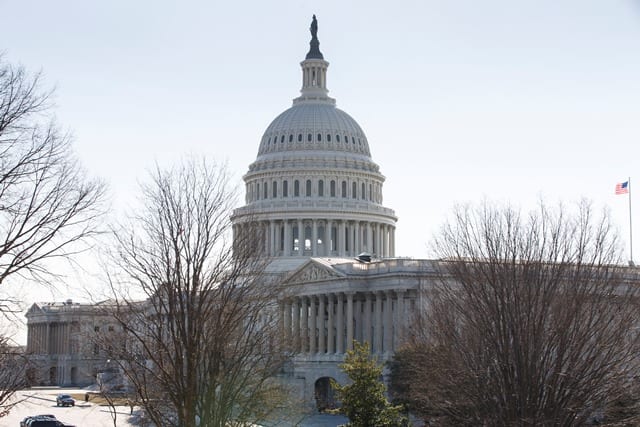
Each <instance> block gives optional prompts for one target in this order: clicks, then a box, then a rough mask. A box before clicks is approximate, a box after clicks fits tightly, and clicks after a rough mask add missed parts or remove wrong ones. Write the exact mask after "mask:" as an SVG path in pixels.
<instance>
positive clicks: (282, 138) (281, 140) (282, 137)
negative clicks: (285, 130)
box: [280, 135, 284, 144]
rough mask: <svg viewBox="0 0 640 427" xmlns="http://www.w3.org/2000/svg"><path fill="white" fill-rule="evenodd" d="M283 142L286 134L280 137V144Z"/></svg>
mask: <svg viewBox="0 0 640 427" xmlns="http://www.w3.org/2000/svg"><path fill="white" fill-rule="evenodd" d="M283 142H284V135H282V136H281V137H280V144H282V143H283Z"/></svg>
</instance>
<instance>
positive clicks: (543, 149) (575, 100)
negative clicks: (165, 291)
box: [0, 0, 640, 300]
mask: <svg viewBox="0 0 640 427" xmlns="http://www.w3.org/2000/svg"><path fill="white" fill-rule="evenodd" d="M313 13H315V14H316V15H317V18H318V24H319V31H318V37H319V39H320V49H321V51H322V52H323V54H324V56H325V59H326V60H328V61H329V62H330V63H331V65H330V67H329V74H328V87H329V90H330V95H331V96H332V97H334V98H336V100H337V106H338V107H339V108H341V109H343V110H345V111H346V112H348V113H349V114H350V115H351V116H353V117H354V118H355V119H356V120H357V121H358V122H359V123H360V125H361V126H362V128H363V130H364V131H365V133H366V135H367V138H368V140H369V145H370V147H371V152H372V156H373V159H374V161H375V162H377V163H378V164H379V165H380V167H381V171H382V173H383V174H384V175H385V176H386V177H387V181H386V183H385V186H384V197H385V200H384V204H385V206H388V207H390V208H393V209H395V211H396V214H397V215H398V217H399V222H398V224H397V245H396V253H397V254H398V255H401V256H413V257H426V256H428V254H429V252H428V244H429V241H430V238H431V236H432V234H433V233H434V232H436V231H437V230H438V228H439V226H440V225H441V224H442V222H443V221H444V220H445V218H446V216H447V214H448V213H449V212H451V208H452V207H453V206H454V204H456V203H464V202H476V201H480V200H482V199H483V198H485V197H486V198H489V199H494V200H498V201H509V202H512V203H513V204H515V205H521V206H525V207H530V206H531V205H532V204H533V203H535V202H536V200H538V199H539V198H541V197H543V198H545V199H546V200H548V201H550V202H552V203H555V202H556V201H558V200H563V201H567V202H572V201H576V200H578V199H580V198H582V197H586V198H588V199H591V200H593V201H594V202H595V203H596V205H597V206H599V207H600V206H604V207H609V208H610V209H611V211H612V214H613V216H614V219H615V221H616V222H617V224H618V225H619V227H620V231H621V234H622V236H623V237H624V238H625V241H626V242H627V243H628V236H629V230H628V221H629V219H628V205H627V198H626V197H625V196H615V195H614V193H613V190H614V186H615V184H616V182H619V181H623V180H626V179H627V177H628V176H631V179H632V191H633V189H634V188H637V189H638V190H637V191H635V194H634V195H633V196H634V197H632V203H634V205H635V206H637V209H636V212H639V213H635V212H634V219H635V221H634V225H635V223H637V224H638V225H637V226H636V229H638V228H640V221H638V219H639V217H640V204H638V202H636V201H640V198H638V197H637V196H636V194H638V193H640V173H637V172H638V171H639V168H638V164H639V160H638V159H639V154H640V0H564V1H551V0H537V1H533V0H532V1H517V0H503V1H498V0H485V1H478V0H460V1H456V0H447V1H442V0H441V1H429V0H415V1H409V0H397V1H394V2H391V1H372V0H368V1H360V0H358V1H348V2H347V1H344V0H342V1H335V0H324V1H321V2H320V1H311V0H270V1H253V2H250V1H228V0H227V1H211V0H209V1H197V2H196V1H180V2H178V1H175V2H169V1H161V0H155V1H147V0H137V1H131V0H128V1H124V0H109V1H102V2H97V1H87V0H77V1H69V0H57V1H32V0H0V17H1V18H0V50H2V51H4V54H5V59H7V60H9V61H11V62H13V63H20V64H23V65H24V66H25V67H27V68H28V69H29V70H32V71H37V70H40V69H41V70H42V71H43V73H44V76H45V84H46V85H48V86H50V87H53V86H55V87H56V103H57V108H56V112H57V118H58V120H59V122H60V123H61V124H62V125H63V126H64V127H65V129H68V130H70V131H71V132H72V133H73V135H74V139H75V149H76V151H77V153H78V155H79V157H80V158H81V160H82V162H83V164H84V166H85V167H86V168H87V169H88V170H89V171H90V172H91V173H92V174H94V175H96V176H99V177H102V178H103V179H104V180H106V181H107V182H108V183H109V185H110V188H111V192H112V195H113V198H114V208H115V209H116V210H118V211H119V210H121V209H123V208H124V207H126V206H127V205H129V204H130V202H131V201H132V200H133V199H134V198H135V197H136V189H137V182H138V180H140V179H143V178H144V177H145V174H146V171H147V170H148V169H149V168H151V167H152V166H153V165H154V163H156V162H158V163H160V164H168V163H170V162H171V161H173V160H174V159H176V158H177V157H179V156H181V155H183V154H187V153H195V154H204V155H206V156H209V157H211V158H214V159H217V160H221V161H224V160H227V161H228V162H229V166H230V168H231V170H232V171H233V172H234V173H235V174H236V177H237V181H238V183H240V182H241V177H242V175H243V174H244V173H245V172H246V171H247V167H248V165H249V164H250V163H251V162H252V161H253V160H254V159H255V156H256V154H257V150H258V144H259V141H260V138H261V136H262V133H263V131H264V130H265V129H266V127H267V126H268V125H269V123H270V122H271V120H272V119H273V118H275V117H276V116H277V115H278V114H279V113H280V112H282V111H283V110H285V109H287V108H289V107H290V106H291V100H292V99H293V98H294V97H296V96H298V94H299V90H300V86H301V72H300V67H299V62H300V61H301V60H303V59H304V55H305V54H306V52H307V50H308V47H309V45H308V42H309V38H310V34H309V24H310V20H311V15H312V14H313ZM634 178H635V181H633V180H634ZM634 182H637V183H638V185H637V186H636V187H633V183H634ZM636 235H638V234H637V233H636ZM637 246H638V248H637V249H636V254H637V255H636V261H638V260H639V258H640V256H638V255H640V245H637ZM627 247H628V245H627ZM85 285H86V284H85ZM76 286H80V285H79V284H75V283H70V284H69V288H68V289H66V290H62V291H61V292H60V293H59V294H56V293H55V292H54V293H52V294H51V295H49V294H39V297H40V299H52V298H56V299H58V300H62V299H65V298H67V297H74V295H71V294H73V293H74V292H73V290H74V289H75V287H76Z"/></svg>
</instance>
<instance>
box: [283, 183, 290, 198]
mask: <svg viewBox="0 0 640 427" xmlns="http://www.w3.org/2000/svg"><path fill="white" fill-rule="evenodd" d="M282 197H289V181H284V182H283V183H282Z"/></svg>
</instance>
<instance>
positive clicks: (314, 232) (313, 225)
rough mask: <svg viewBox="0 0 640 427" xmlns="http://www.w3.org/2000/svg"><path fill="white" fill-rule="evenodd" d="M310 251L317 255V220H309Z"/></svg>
mask: <svg viewBox="0 0 640 427" xmlns="http://www.w3.org/2000/svg"><path fill="white" fill-rule="evenodd" d="M311 253H312V254H313V256H318V222H317V221H316V220H315V219H313V220H311Z"/></svg>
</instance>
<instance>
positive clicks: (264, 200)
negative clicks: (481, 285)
mask: <svg viewBox="0 0 640 427" xmlns="http://www.w3.org/2000/svg"><path fill="white" fill-rule="evenodd" d="M311 35H312V39H311V42H310V49H309V52H308V53H307V55H306V57H305V59H304V60H303V61H302V62H301V63H300V65H301V68H302V89H301V91H300V92H301V93H300V96H299V97H297V98H295V99H294V100H293V105H292V106H291V108H289V109H287V110H286V111H284V112H283V113H281V114H280V115H278V116H277V117H276V118H275V119H274V120H273V121H272V122H271V124H270V125H269V126H268V127H267V129H266V131H265V132H264V135H263V137H262V140H261V141H260V145H259V147H258V155H257V158H256V160H255V161H254V162H253V163H252V164H251V165H250V166H249V171H248V172H247V173H246V175H245V176H244V181H245V185H246V199H245V202H246V204H245V205H244V206H242V207H240V208H238V209H236V210H235V211H234V213H233V216H232V218H231V221H232V224H233V232H234V235H239V234H240V233H243V232H244V231H249V230H255V229H256V227H257V229H259V230H261V232H260V233H258V234H259V235H260V236H264V237H263V238H264V242H263V244H264V246H263V251H264V253H265V255H266V256H268V257H269V258H270V260H271V262H270V263H269V266H268V268H267V273H268V274H271V275H273V277H277V278H279V280H281V281H284V283H283V284H284V286H283V287H280V288H279V289H284V291H283V292H282V293H281V294H280V295H278V309H279V311H280V312H279V315H280V321H281V325H282V330H283V331H284V332H283V333H284V334H285V338H286V339H287V342H290V343H291V348H290V354H291V356H292V357H291V361H290V363H288V364H287V366H286V367H285V370H284V373H283V375H282V378H283V380H284V381H285V382H286V383H288V384H290V385H291V386H292V388H293V390H294V391H295V392H296V394H297V395H298V396H301V397H302V398H303V400H304V402H306V403H307V404H308V405H309V407H316V408H317V409H324V408H327V407H331V406H333V405H334V403H335V402H334V400H333V396H332V392H331V387H330V379H331V378H333V379H336V380H338V381H339V382H344V381H346V377H345V376H344V374H343V373H342V372H341V371H340V369H339V367H338V365H339V364H340V363H341V362H342V361H343V360H344V354H345V352H346V351H347V350H349V349H351V348H352V346H353V340H358V341H362V342H365V341H366V342H368V343H369V344H370V346H371V350H372V352H373V353H375V354H376V355H378V356H379V357H380V359H381V360H385V359H387V358H389V357H390V356H391V355H392V353H393V351H394V350H395V349H396V348H398V346H399V345H400V343H401V342H402V339H403V335H404V334H405V332H406V330H407V328H409V327H410V326H411V323H412V322H411V319H412V313H413V312H414V311H415V310H416V307H418V306H421V305H423V301H422V300H421V298H423V295H424V294H425V292H424V291H425V290H426V289H428V288H429V287H430V283H432V282H433V280H435V276H436V272H435V269H434V265H433V264H432V263H431V262H430V261H425V260H411V259H403V258H395V227H396V221H397V217H396V215H395V213H394V211H393V210H392V209H390V208H388V207H385V206H384V204H383V197H382V194H383V191H382V187H383V184H384V180H385V178H384V176H383V175H382V173H381V172H380V168H379V166H378V165H377V164H376V163H375V162H374V161H373V159H372V156H371V151H370V147H369V142H368V140H367V137H366V135H365V133H364V131H363V130H362V128H361V127H360V126H359V125H358V123H357V122H356V121H355V120H354V119H353V118H352V117H351V116H350V115H349V114H347V113H346V112H344V111H342V110H340V109H339V108H337V107H336V101H335V99H333V98H331V97H329V95H328V93H329V91H328V89H327V87H328V86H327V82H328V73H327V71H328V68H329V62H327V61H326V60H325V59H324V56H323V54H322V53H321V52H320V43H319V41H318V38H317V22H316V20H315V16H314V20H313V22H312V25H311ZM98 312H99V311H97V310H91V307H87V306H85V305H82V306H81V305H78V304H76V303H72V302H69V303H68V304H57V305H56V303H38V304H34V305H33V306H32V308H31V310H30V311H29V312H28V313H27V319H28V326H29V332H28V333H29V338H28V343H29V344H28V346H27V351H28V352H30V353H32V354H34V357H36V358H37V360H38V362H39V364H40V366H41V370H42V372H39V373H37V374H35V373H34V374H33V377H34V378H39V379H41V382H43V383H46V384H51V385H65V386H67V385H87V384H90V383H93V382H95V373H96V371H97V367H98V365H99V360H98V359H99V353H98V349H92V348H86V349H82V348H79V347H78V346H77V345H75V344H74V342H73V338H72V336H71V335H70V334H69V333H68V331H73V330H74V328H79V327H80V326H79V325H80V324H84V325H85V326H84V327H85V328H89V329H90V330H94V329H95V330H96V331H98V330H100V329H104V328H109V327H110V326H109V320H108V319H105V318H104V317H103V316H97V315H96V316H94V314H96V313H98ZM101 312H102V313H103V312H104V311H101ZM59 331H67V332H62V333H60V332H59ZM52 334H55V335H52Z"/></svg>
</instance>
